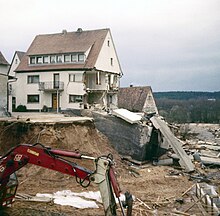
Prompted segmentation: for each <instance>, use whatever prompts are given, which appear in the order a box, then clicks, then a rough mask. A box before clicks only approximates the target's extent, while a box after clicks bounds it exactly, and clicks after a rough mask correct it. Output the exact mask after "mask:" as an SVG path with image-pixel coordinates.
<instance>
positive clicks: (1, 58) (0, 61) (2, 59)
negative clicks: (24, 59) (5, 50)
mask: <svg viewBox="0 0 220 216" xmlns="http://www.w3.org/2000/svg"><path fill="white" fill-rule="evenodd" d="M0 65H9V64H8V62H7V60H6V59H5V57H4V56H3V55H2V53H1V51H0Z"/></svg>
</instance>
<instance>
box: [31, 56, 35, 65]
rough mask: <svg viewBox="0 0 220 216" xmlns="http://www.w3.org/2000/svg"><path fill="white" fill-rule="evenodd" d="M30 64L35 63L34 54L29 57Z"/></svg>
mask: <svg viewBox="0 0 220 216" xmlns="http://www.w3.org/2000/svg"><path fill="white" fill-rule="evenodd" d="M30 64H36V58H35V56H31V57H30Z"/></svg>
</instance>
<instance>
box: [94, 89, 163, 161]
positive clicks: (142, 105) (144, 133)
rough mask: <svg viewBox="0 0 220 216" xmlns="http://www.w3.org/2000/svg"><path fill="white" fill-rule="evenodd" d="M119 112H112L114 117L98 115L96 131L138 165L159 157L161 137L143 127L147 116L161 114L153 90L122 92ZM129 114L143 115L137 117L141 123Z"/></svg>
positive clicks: (145, 126)
mask: <svg viewBox="0 0 220 216" xmlns="http://www.w3.org/2000/svg"><path fill="white" fill-rule="evenodd" d="M118 108H119V109H114V110H113V111H112V114H113V115H108V116H103V115H99V114H98V113H95V114H94V115H95V117H94V119H95V124H96V127H97V128H98V129H99V130H100V131H101V132H102V133H104V134H105V135H106V136H107V137H108V138H109V139H110V141H111V143H113V145H114V147H115V148H116V150H117V151H118V152H119V153H120V154H122V155H128V156H131V157H132V158H134V159H136V160H138V161H144V160H151V159H153V158H154V157H155V156H157V154H158V145H159V144H158V142H159V141H158V133H157V131H156V130H155V129H154V128H153V127H152V125H148V124H140V123H139V121H140V120H141V119H142V117H143V115H150V114H158V110H157V107H156V104H155V101H154V97H153V93H152V89H151V87H149V86H143V87H140V86H139V87H133V86H132V87H126V88H119V91H118ZM128 110H129V111H131V112H137V113H139V114H140V115H136V116H137V119H138V120H137V121H136V120H131V119H130V116H131V115H132V114H133V113H129V111H128ZM120 111H122V112H120ZM134 115H135V114H134ZM115 116H117V117H119V118H116V117H115ZM127 117H128V118H127Z"/></svg>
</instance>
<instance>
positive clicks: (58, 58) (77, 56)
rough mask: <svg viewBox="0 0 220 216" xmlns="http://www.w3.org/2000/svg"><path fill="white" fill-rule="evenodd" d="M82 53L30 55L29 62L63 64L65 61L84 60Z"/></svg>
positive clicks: (34, 63) (76, 61)
mask: <svg viewBox="0 0 220 216" xmlns="http://www.w3.org/2000/svg"><path fill="white" fill-rule="evenodd" d="M85 58H86V56H85V54H84V53H69V54H52V55H42V56H40V55H38V56H30V58H29V64H30V65H38V64H44V65H47V64H63V63H64V64H65V63H82V62H85Z"/></svg>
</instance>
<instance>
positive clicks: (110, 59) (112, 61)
mask: <svg viewBox="0 0 220 216" xmlns="http://www.w3.org/2000/svg"><path fill="white" fill-rule="evenodd" d="M110 61H111V66H113V58H111V59H110Z"/></svg>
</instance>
